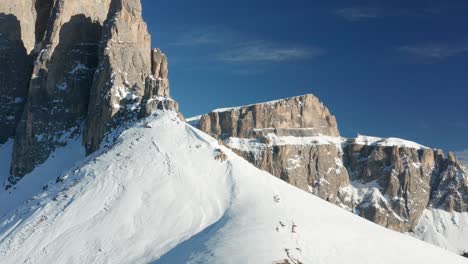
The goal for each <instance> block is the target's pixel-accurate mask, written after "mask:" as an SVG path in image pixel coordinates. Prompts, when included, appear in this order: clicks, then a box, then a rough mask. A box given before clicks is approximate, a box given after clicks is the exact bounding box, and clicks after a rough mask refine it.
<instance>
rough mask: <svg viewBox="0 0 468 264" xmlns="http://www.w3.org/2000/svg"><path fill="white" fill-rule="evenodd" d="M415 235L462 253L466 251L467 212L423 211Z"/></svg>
mask: <svg viewBox="0 0 468 264" xmlns="http://www.w3.org/2000/svg"><path fill="white" fill-rule="evenodd" d="M413 235H414V236H415V237H417V238H420V239H422V240H424V241H426V242H429V243H432V244H434V245H437V246H439V247H441V248H446V249H448V250H450V251H453V252H458V253H459V254H463V253H466V252H468V213H457V212H452V213H449V212H447V211H443V210H437V209H431V210H429V209H427V210H425V211H424V213H423V216H422V217H421V221H420V222H419V225H418V226H417V227H416V229H415V231H414V234H413Z"/></svg>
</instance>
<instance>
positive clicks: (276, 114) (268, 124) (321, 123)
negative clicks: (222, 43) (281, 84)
mask: <svg viewBox="0 0 468 264" xmlns="http://www.w3.org/2000/svg"><path fill="white" fill-rule="evenodd" d="M199 126H200V128H201V130H203V131H205V132H206V133H208V134H210V135H213V136H215V137H217V138H219V139H225V138H228V137H238V138H255V137H257V136H265V135H267V134H269V133H275V134H277V135H280V136H282V135H295V136H316V135H327V136H333V137H335V136H339V131H338V128H337V124H336V118H335V117H334V116H332V115H331V114H330V111H329V110H328V109H327V108H326V107H325V106H324V105H323V104H322V103H321V102H320V101H319V100H318V99H317V97H315V96H313V95H304V96H298V97H292V98H288V99H284V100H278V101H272V102H268V103H264V104H255V105H249V106H244V107H236V108H227V109H219V110H215V111H213V112H211V113H209V114H206V115H203V116H202V117H201V119H200V124H199Z"/></svg>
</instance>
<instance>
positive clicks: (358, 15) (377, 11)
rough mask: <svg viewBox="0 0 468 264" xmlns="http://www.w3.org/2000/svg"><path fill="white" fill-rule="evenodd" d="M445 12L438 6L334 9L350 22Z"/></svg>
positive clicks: (336, 13)
mask: <svg viewBox="0 0 468 264" xmlns="http://www.w3.org/2000/svg"><path fill="white" fill-rule="evenodd" d="M441 13H443V12H442V10H441V9H437V8H420V9H395V8H381V7H347V8H341V9H338V10H335V11H334V14H335V15H337V16H339V17H341V18H344V19H346V20H348V21H350V22H356V21H361V20H369V19H377V18H385V17H428V16H435V15H439V14H441Z"/></svg>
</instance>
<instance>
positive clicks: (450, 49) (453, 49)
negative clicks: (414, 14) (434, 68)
mask: <svg viewBox="0 0 468 264" xmlns="http://www.w3.org/2000/svg"><path fill="white" fill-rule="evenodd" d="M397 51H398V52H401V53H404V54H407V55H410V56H412V57H413V58H416V59H424V60H430V61H440V60H444V59H447V58H450V57H454V56H457V55H460V54H463V53H467V52H468V44H465V45H449V44H421V45H407V46H402V47H398V48H397Z"/></svg>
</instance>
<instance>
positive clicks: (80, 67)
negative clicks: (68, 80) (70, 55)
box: [70, 63, 89, 74]
mask: <svg viewBox="0 0 468 264" xmlns="http://www.w3.org/2000/svg"><path fill="white" fill-rule="evenodd" d="M87 70H89V68H88V67H87V66H86V65H84V64H81V63H78V64H77V65H76V66H75V68H73V70H71V71H70V74H75V73H77V72H80V71H87Z"/></svg>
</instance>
